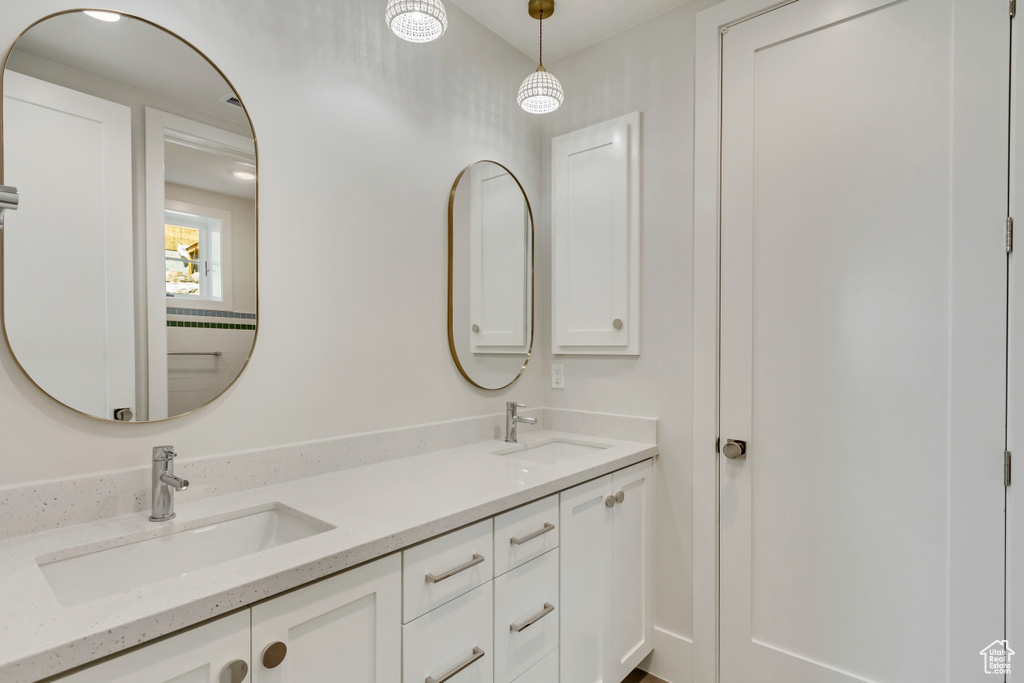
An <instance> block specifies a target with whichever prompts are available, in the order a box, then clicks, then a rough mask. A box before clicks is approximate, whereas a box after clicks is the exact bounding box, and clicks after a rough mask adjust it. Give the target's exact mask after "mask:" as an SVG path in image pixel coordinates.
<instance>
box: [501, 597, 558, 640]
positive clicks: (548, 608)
mask: <svg viewBox="0 0 1024 683" xmlns="http://www.w3.org/2000/svg"><path fill="white" fill-rule="evenodd" d="M554 611H555V606H554V605H552V604H551V603H550V602H545V603H544V607H543V609H541V611H539V612H537V613H536V614H534V615H533V616H532V617H530V618H529V619H527V620H526V621H524V622H523V623H521V624H509V625H508V630H509V631H513V632H515V633H519V632H520V631H523V630H525V629H526V627H528V626H533V625H534V624H536V623H537V622H538V621H540V620H541V619H543V618H544V617H546V616H547V615H549V614H551V613H552V612H554Z"/></svg>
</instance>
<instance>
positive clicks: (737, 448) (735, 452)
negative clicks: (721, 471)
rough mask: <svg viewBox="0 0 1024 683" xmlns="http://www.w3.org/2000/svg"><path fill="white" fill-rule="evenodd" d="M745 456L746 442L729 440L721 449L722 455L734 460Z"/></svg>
mask: <svg viewBox="0 0 1024 683" xmlns="http://www.w3.org/2000/svg"><path fill="white" fill-rule="evenodd" d="M746 454H747V442H746V441H740V440H739V439H729V440H728V441H726V442H725V446H724V447H723V448H722V455H724V456H725V457H727V458H729V459H730V460H735V459H736V458H742V457H744V456H745V455H746Z"/></svg>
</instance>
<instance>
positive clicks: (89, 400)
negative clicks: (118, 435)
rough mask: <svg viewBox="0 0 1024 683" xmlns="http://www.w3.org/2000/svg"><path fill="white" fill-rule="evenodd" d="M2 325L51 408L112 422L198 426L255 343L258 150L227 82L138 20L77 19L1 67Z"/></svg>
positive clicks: (26, 41)
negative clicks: (6, 204)
mask: <svg viewBox="0 0 1024 683" xmlns="http://www.w3.org/2000/svg"><path fill="white" fill-rule="evenodd" d="M0 91H2V94H3V107H2V115H3V127H2V130H3V139H2V141H0V160H2V169H3V170H2V175H0V178H2V182H0V184H7V185H13V186H15V187H17V188H18V190H19V193H20V205H19V206H18V210H17V211H9V212H7V214H6V215H5V224H6V225H5V227H4V229H3V232H2V238H0V239H2V242H0V244H2V258H3V263H2V297H3V299H2V300H3V323H4V331H5V334H6V338H7V342H8V344H9V345H10V348H11V352H12V353H13V354H14V357H15V359H16V360H17V362H18V363H19V365H20V366H21V367H22V369H23V370H24V371H25V373H26V374H27V375H28V376H29V378H30V379H31V380H32V381H33V382H34V383H35V384H36V385H37V386H38V387H39V388H40V389H42V390H43V391H44V392H46V393H47V394H49V395H50V396H51V397H53V398H54V399H56V400H57V401H59V402H61V403H63V404H65V405H67V406H68V407H70V408H73V409H74V410H76V411H79V412H81V413H84V414H86V415H90V416H92V417H97V418H101V419H106V420H115V421H123V422H127V421H132V422H145V421H152V420H162V419H166V418H170V417H176V416H178V415H183V414H185V413H188V412H191V411H193V410H196V409H197V408H199V407H201V406H203V405H205V404H206V403H208V402H210V401H212V400H213V399H214V398H216V397H217V396H219V395H220V394H222V393H223V392H224V391H225V390H226V389H227V387H228V386H230V385H231V384H232V383H233V382H234V381H235V379H236V378H237V376H238V375H239V374H240V373H241V372H242V370H243V369H244V367H245V365H246V363H247V362H248V360H249V357H250V354H251V352H252V347H253V344H254V342H255V336H256V314H257V308H256V306H257V302H256V176H257V166H256V146H255V138H254V135H253V130H252V126H251V125H250V122H249V117H248V114H247V113H246V111H245V109H244V107H243V106H242V103H241V100H240V98H239V97H238V95H237V94H236V93H235V91H234V89H233V88H232V86H231V85H230V83H228V81H227V79H226V78H225V77H224V75H223V74H222V73H221V72H220V71H219V70H218V69H217V68H216V67H215V66H214V65H213V63H212V62H210V61H209V59H207V58H206V57H205V56H204V55H202V54H201V53H199V52H198V51H197V50H196V49H195V48H194V47H193V46H191V45H190V44H188V43H186V42H185V41H184V40H182V39H181V38H179V37H178V36H176V35H174V34H173V33H170V32H169V31H166V30H165V29H162V28H160V27H158V26H156V25H154V24H152V23H150V22H148V21H146V20H144V19H139V18H137V17H133V16H130V15H125V14H117V13H112V12H93V11H68V12H62V13H58V14H55V15H53V16H50V17H47V18H45V19H43V20H41V21H39V22H37V23H35V24H33V25H32V26H31V27H29V28H28V29H27V30H26V31H25V32H24V33H23V34H22V35H21V37H20V38H19V39H18V41H17V42H16V43H15V45H14V46H13V47H12V48H11V51H10V53H9V54H8V55H7V58H6V61H5V63H4V71H3V80H2V82H0Z"/></svg>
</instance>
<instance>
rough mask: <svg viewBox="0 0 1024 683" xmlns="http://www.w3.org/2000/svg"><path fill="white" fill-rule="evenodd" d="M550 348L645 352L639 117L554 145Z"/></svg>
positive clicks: (558, 140) (574, 135)
mask: <svg viewBox="0 0 1024 683" xmlns="http://www.w3.org/2000/svg"><path fill="white" fill-rule="evenodd" d="M551 185H552V187H551V298H552V301H551V344H552V352H553V353H556V354H560V353H564V354H619V355H631V356H635V355H638V354H639V353H640V343H639V341H640V340H639V336H640V324H639V309H640V113H639V112H634V113H632V114H627V115H626V116H621V117H619V118H616V119H612V120H611V121H606V122H604V123H601V124H598V125H596V126H590V127H589V128H584V129H582V130H578V131H574V132H572V133H567V134H565V135H561V136H559V137H557V138H555V139H553V140H552V141H551Z"/></svg>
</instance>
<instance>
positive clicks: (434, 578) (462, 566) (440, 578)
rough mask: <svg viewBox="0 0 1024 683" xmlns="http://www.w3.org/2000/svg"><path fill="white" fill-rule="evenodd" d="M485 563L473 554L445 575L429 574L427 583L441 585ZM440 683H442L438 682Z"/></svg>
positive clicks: (480, 556)
mask: <svg viewBox="0 0 1024 683" xmlns="http://www.w3.org/2000/svg"><path fill="white" fill-rule="evenodd" d="M483 561H484V556H483V555H481V554H479V553H473V559H472V560H470V561H469V562H466V563H465V564H460V565H459V566H458V567H455V568H454V569H449V570H448V571H446V572H445V573H443V574H438V575H437V576H434V575H433V574H427V583H441V582H442V581H444V580H445V579H447V578H450V577H452V576H455V575H456V574H458V573H459V572H464V571H466V570H467V569H469V568H470V567H475V566H477V565H478V564H480V563H481V562H483ZM438 683H440V681H438Z"/></svg>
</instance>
